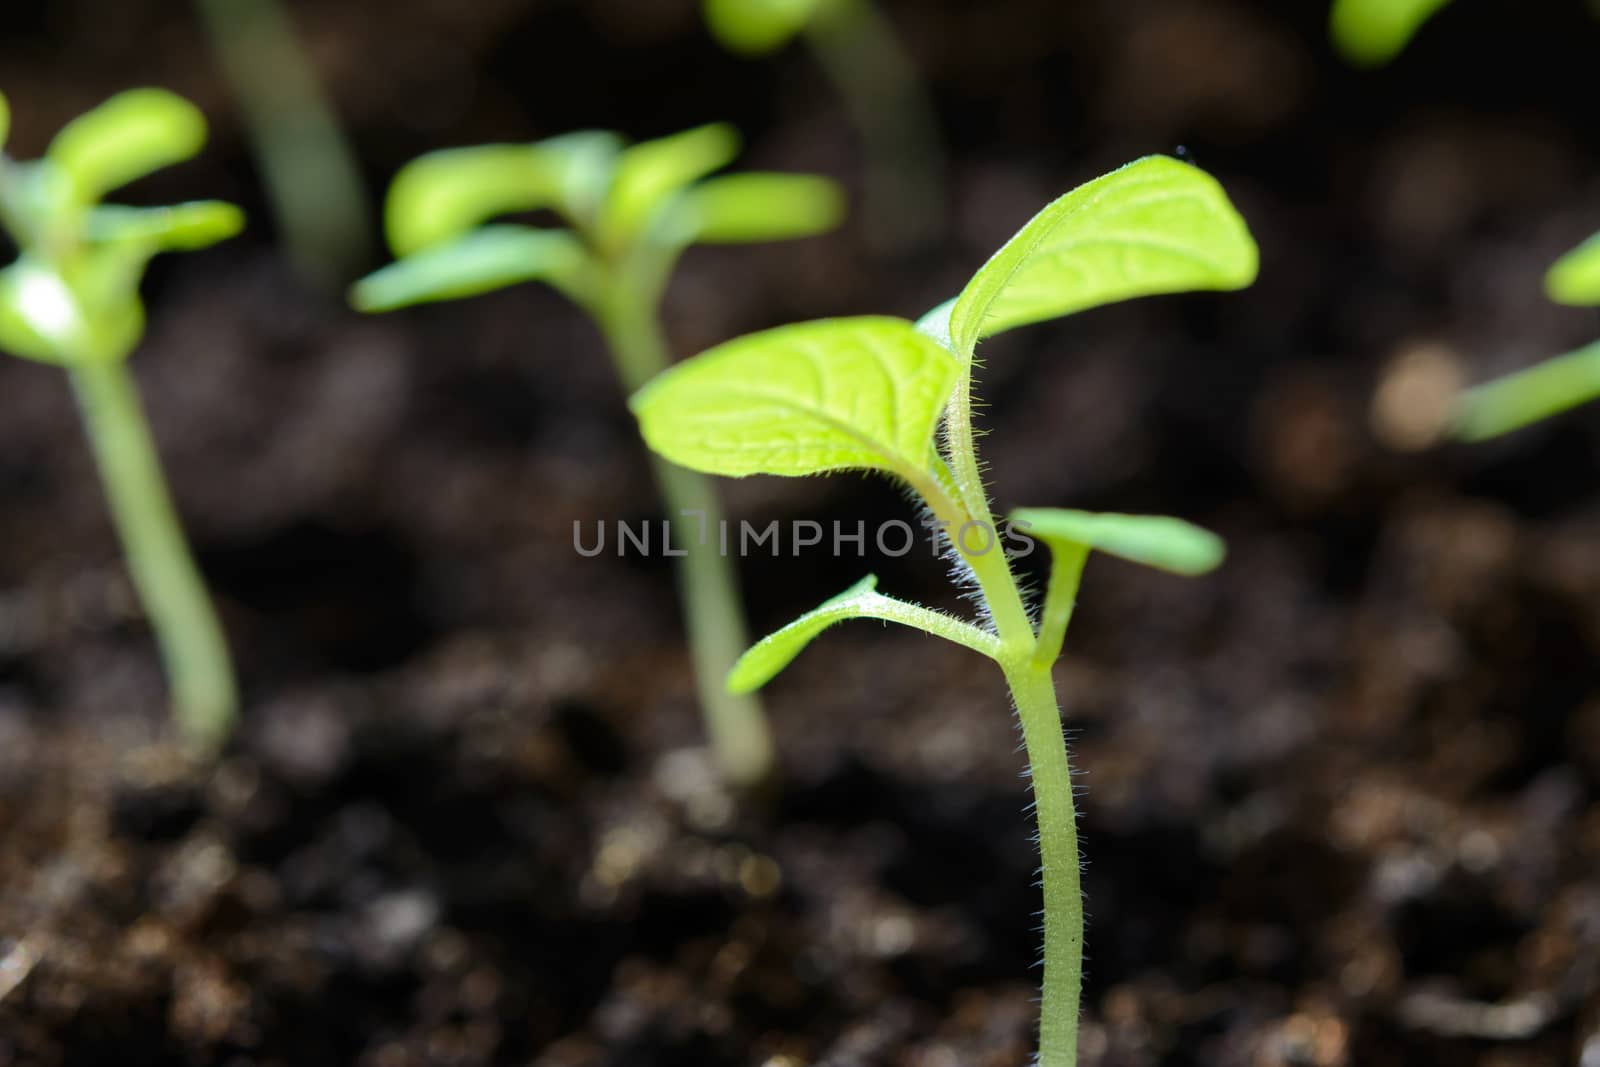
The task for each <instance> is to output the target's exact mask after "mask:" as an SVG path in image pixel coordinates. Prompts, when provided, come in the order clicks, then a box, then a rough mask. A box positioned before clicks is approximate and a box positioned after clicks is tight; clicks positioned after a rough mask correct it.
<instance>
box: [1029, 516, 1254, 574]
mask: <svg viewBox="0 0 1600 1067" xmlns="http://www.w3.org/2000/svg"><path fill="white" fill-rule="evenodd" d="M1011 521H1012V522H1013V523H1014V524H1016V526H1017V529H1018V530H1019V532H1021V533H1024V534H1027V535H1028V536H1029V537H1035V538H1038V539H1040V540H1043V541H1047V542H1050V541H1063V542H1066V543H1068V544H1073V545H1083V546H1087V547H1089V548H1092V549H1094V550H1095V551H1097V552H1104V553H1106V554H1107V555H1111V556H1119V557H1121V558H1122V559H1126V560H1129V561H1131V562H1133V563H1142V564H1144V565H1145V566H1147V567H1155V568H1157V569H1158V570H1164V571H1171V572H1173V573H1174V574H1185V575H1196V574H1205V573H1206V572H1207V571H1211V570H1215V569H1216V568H1217V567H1218V566H1219V565H1220V564H1221V563H1222V560H1223V557H1224V556H1226V555H1227V546H1226V545H1225V544H1224V543H1223V541H1222V538H1220V537H1218V536H1217V535H1216V534H1214V533H1212V532H1211V531H1209V530H1203V529H1201V528H1200V527H1198V526H1196V525H1194V524H1193V523H1189V522H1184V521H1183V520H1182V519H1173V518H1168V517H1167V516H1164V515H1117V514H1114V513H1110V512H1098V513H1097V512H1092V511H1071V510H1068V509H1066V508H1021V509H1019V510H1017V511H1013V512H1012V513H1011Z"/></svg>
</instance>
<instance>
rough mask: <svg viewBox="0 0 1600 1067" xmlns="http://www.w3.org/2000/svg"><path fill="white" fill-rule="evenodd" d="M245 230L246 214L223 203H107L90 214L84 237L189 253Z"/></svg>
mask: <svg viewBox="0 0 1600 1067" xmlns="http://www.w3.org/2000/svg"><path fill="white" fill-rule="evenodd" d="M242 229H244V212H242V211H240V210H239V209H238V208H237V207H235V206H234V205H232V204H226V203H223V202H222V201H220V200H195V201H190V202H189V203H186V204H174V205H172V206H171V207H124V206H122V205H121V204H105V205H101V206H99V207H96V208H94V209H93V210H91V211H90V212H89V217H88V220H87V222H86V224H85V235H86V236H87V237H88V239H89V240H90V241H93V242H97V243H105V244H122V243H137V244H143V245H146V246H148V247H149V248H150V249H151V250H152V251H162V252H190V251H194V250H195V249H199V248H207V247H210V246H211V245H214V244H216V243H217V242H218V241H225V240H227V239H228V238H230V237H233V236H234V235H236V234H237V233H238V232H239V231H240V230H242Z"/></svg>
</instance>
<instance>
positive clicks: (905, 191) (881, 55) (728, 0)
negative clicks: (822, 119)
mask: <svg viewBox="0 0 1600 1067" xmlns="http://www.w3.org/2000/svg"><path fill="white" fill-rule="evenodd" d="M705 16H706V23H707V25H709V26H710V28H711V32H712V34H713V36H715V37H716V38H717V40H718V41H719V42H721V44H722V46H723V47H724V48H726V49H727V50H728V51H730V52H735V53H737V54H739V55H745V56H762V55H767V54H770V53H772V52H776V51H777V50H779V49H781V48H783V47H784V46H785V45H787V44H789V42H790V41H792V40H794V39H795V38H796V37H803V38H804V39H805V41H806V43H807V44H808V45H809V46H810V47H811V51H812V52H813V54H815V56H816V58H817V62H818V63H820V64H821V66H822V69H823V71H824V73H825V74H826V75H827V77H828V79H829V80H830V81H831V82H832V83H833V84H834V86H835V88H836V89H837V90H838V93H839V95H840V97H841V98H842V99H843V101H844V104H845V107H846V108H847V109H848V111H849V113H850V119H851V121H852V122H853V123H854V124H855V126H856V129H857V130H859V131H860V135H861V139H862V143H863V149H864V151H865V154H866V221H865V225H866V226H867V233H868V236H869V238H871V239H872V240H873V241H874V243H875V244H877V245H878V246H879V247H880V248H882V249H884V250H885V251H898V252H903V251H909V250H913V249H915V248H917V247H918V246H921V245H924V244H927V243H928V242H930V241H932V240H934V239H936V238H937V237H938V236H939V232H940V228H941V226H942V224H943V220H944V219H945V217H946V213H947V208H948V205H947V204H946V196H945V188H944V186H945V160H944V150H943V148H942V147H941V141H942V138H941V137H940V135H939V126H938V119H937V116H936V115H935V113H934V109H933V104H932V101H931V100H930V99H929V98H928V91H927V89H926V87H925V86H924V85H923V82H922V77H921V75H920V74H919V73H918V71H917V67H916V64H915V62H913V60H912V59H911V57H910V56H909V55H907V54H906V50H905V47H904V46H903V45H902V44H901V43H900V39H899V37H898V36H897V35H896V33H895V30H894V27H893V26H892V25H890V23H889V21H888V19H886V18H885V17H884V16H883V14H882V13H881V12H880V11H878V10H877V9H876V8H874V7H873V6H872V3H871V0H705Z"/></svg>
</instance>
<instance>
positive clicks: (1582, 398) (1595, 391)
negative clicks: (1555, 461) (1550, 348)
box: [1450, 341, 1600, 441]
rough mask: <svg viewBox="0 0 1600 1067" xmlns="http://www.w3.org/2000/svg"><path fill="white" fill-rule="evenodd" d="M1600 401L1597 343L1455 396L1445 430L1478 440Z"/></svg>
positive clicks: (1599, 351) (1599, 363)
mask: <svg viewBox="0 0 1600 1067" xmlns="http://www.w3.org/2000/svg"><path fill="white" fill-rule="evenodd" d="M1597 397H1600V341H1597V342H1595V343H1594V344H1592V345H1589V346H1587V347H1585V348H1580V349H1578V350H1577V351H1576V352H1569V353H1567V354H1566V355H1564V356H1557V357H1556V358H1554V359H1547V360H1545V361H1544V362H1543V363H1539V364H1535V365H1534V366H1532V367H1528V368H1526V369H1525V370H1520V371H1517V372H1516V373H1515V374H1508V375H1506V376H1505V377H1504V378H1499V379H1496V380H1495V381H1492V382H1489V383H1487V384H1485V385H1480V386H1478V387H1477V388H1475V389H1468V390H1467V391H1466V392H1464V393H1462V394H1461V396H1460V397H1458V398H1457V400H1456V404H1455V409H1454V410H1453V411H1452V412H1451V417H1450V431H1451V433H1452V434H1453V435H1454V436H1456V437H1458V438H1460V439H1461V440H1463V441H1484V440H1487V439H1488V438H1491V437H1499V436H1500V435H1501V434H1507V433H1510V432H1511V431H1512V430H1520V429H1522V428H1523V427H1524V426H1528V425H1531V424H1533V423H1535V422H1539V421H1541V420H1542V419H1548V418H1549V417H1550V416H1552V415H1558V414H1560V413H1561V412H1563V411H1566V410H1568V409H1570V408H1575V407H1577V406H1578V405H1579V404H1583V403H1587V402H1588V401H1590V400H1594V399H1596V398H1597Z"/></svg>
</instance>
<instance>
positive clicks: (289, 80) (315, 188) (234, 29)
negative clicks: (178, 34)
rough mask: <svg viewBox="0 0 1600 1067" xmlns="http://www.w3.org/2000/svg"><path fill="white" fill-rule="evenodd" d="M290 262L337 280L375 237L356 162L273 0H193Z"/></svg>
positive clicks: (319, 277) (324, 280) (325, 280)
mask: <svg viewBox="0 0 1600 1067" xmlns="http://www.w3.org/2000/svg"><path fill="white" fill-rule="evenodd" d="M197 2H198V4H199V8H200V14H201V17H202V19H203V20H204V22H205V24H206V28H207V29H208V30H209V32H210V34H211V39H212V43H213V46H214V47H215V48H216V51H217V55H218V57H219V58H220V59H221V61H222V70H223V74H224V75H225V76H226V77H227V79H228V83H229V85H230V86H231V88H232V89H233V93H234V96H235V97H236V98H237V99H238V102H239V106H240V109H241V110H242V111H243V112H244V117H245V123H246V126H247V128H248V130H249V134H250V140H251V143H252V145H253V146H254V148H255V153H256V156H257V158H258V159H259V160H260V163H261V169H262V172H263V174H264V176H265V178H266V184H267V193H268V196H269V197H270V198H271V200H272V207H273V213H274V214H275V215H276V216H277V218H278V223H279V225H280V226H282V228H283V233H284V238H285V241H286V243H287V244H288V246H289V249H290V253H291V254H292V255H293V256H294V258H295V260H296V264H297V266H298V267H299V268H300V269H301V270H302V271H304V272H305V273H307V274H308V275H309V276H311V277H312V278H314V279H315V280H316V281H317V282H318V283H320V284H324V285H327V286H330V287H335V286H338V285H341V284H343V282H344V281H345V280H346V279H348V278H349V277H350V275H351V274H352V273H353V272H354V271H355V270H356V269H357V268H358V267H359V266H360V263H361V260H362V259H363V258H364V257H365V256H366V255H367V253H368V249H369V248H370V246H371V243H372V235H371V233H370V232H369V230H368V226H367V215H368V204H367V194H366V191H365V188H364V187H363V185H362V182H361V170H360V167H358V166H357V165H356V161H355V156H354V154H353V153H352V152H351V151H350V145H349V142H348V141H347V140H346V139H345V136H344V133H343V131H342V130H341V129H340V126H339V120H338V119H337V118H336V117H335V115H334V112H333V108H332V107H331V106H330V105H329V103H328V100H327V98H326V96H325V94H324V93H323V91H322V86H321V84H320V83H319V81H318V79H317V74H316V71H315V70H314V69H313V68H312V65H311V60H310V58H309V57H308V56H307V55H306V51H305V49H304V48H303V47H302V46H301V44H300V41H299V37H298V35H297V34H296V33H295V28H294V25H293V23H292V22H291V21H290V17H289V13H288V11H286V10H285V9H284V7H283V6H281V4H279V3H278V2H277V0H197Z"/></svg>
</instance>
